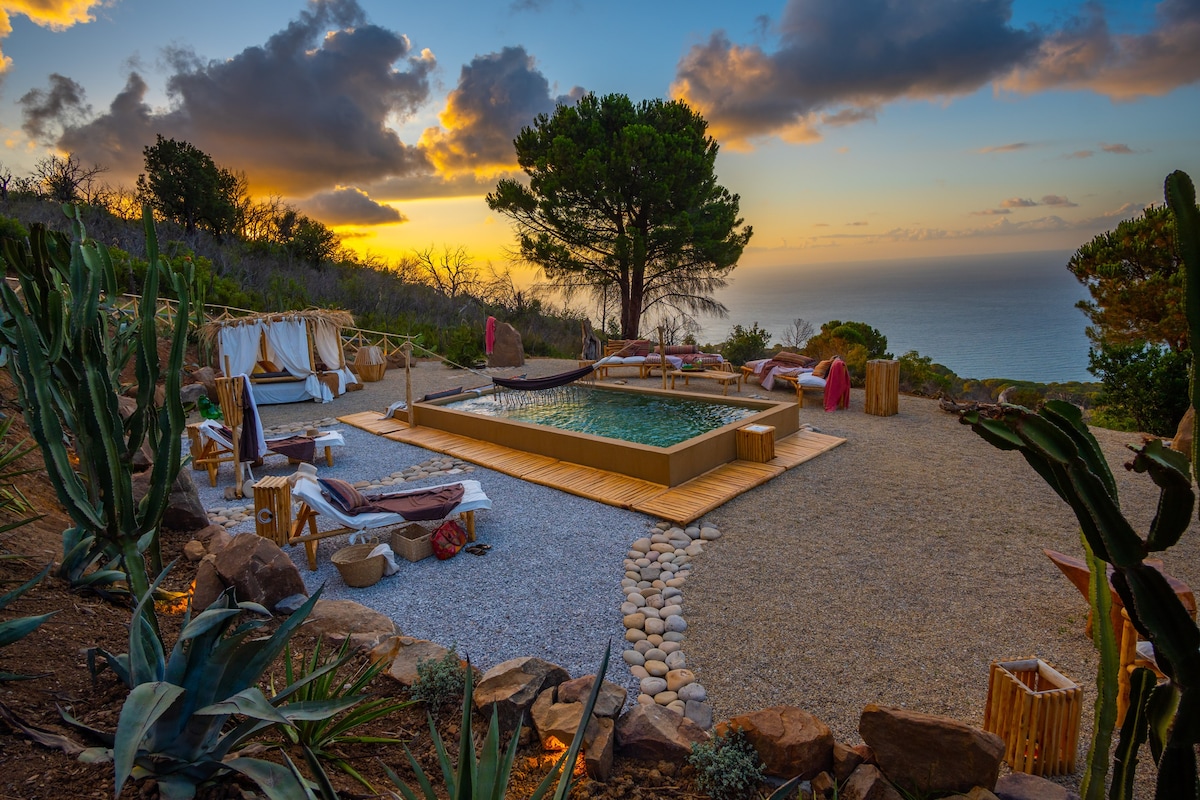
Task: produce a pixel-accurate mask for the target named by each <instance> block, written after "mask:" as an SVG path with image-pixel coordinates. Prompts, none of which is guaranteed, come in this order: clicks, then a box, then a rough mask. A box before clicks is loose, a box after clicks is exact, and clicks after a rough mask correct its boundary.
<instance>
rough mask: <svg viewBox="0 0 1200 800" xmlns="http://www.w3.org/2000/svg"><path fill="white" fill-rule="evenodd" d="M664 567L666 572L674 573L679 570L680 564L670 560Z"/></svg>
mask: <svg viewBox="0 0 1200 800" xmlns="http://www.w3.org/2000/svg"><path fill="white" fill-rule="evenodd" d="M662 569H663V572H664V573H670V574H671V575H674V574H675V573H676V572H678V571H679V565H678V564H672V563H671V562H670V561H668V562H667V563H665V564H663V565H662Z"/></svg>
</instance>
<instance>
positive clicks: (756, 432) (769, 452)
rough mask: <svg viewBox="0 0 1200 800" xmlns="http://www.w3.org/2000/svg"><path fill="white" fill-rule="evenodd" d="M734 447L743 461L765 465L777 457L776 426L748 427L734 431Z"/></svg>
mask: <svg viewBox="0 0 1200 800" xmlns="http://www.w3.org/2000/svg"><path fill="white" fill-rule="evenodd" d="M733 438H734V446H735V447H736V449H737V457H738V459H740V460H742V461H757V462H758V463H760V464H765V463H766V462H768V461H770V460H771V459H773V458H774V457H775V426H773V425H747V426H745V427H744V428H738V429H737V430H736V431H734V434H733Z"/></svg>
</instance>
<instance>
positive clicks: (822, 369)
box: [813, 358, 833, 378]
mask: <svg viewBox="0 0 1200 800" xmlns="http://www.w3.org/2000/svg"><path fill="white" fill-rule="evenodd" d="M832 363H833V359H832V358H827V359H825V360H824V361H822V362H821V363H820V364H817V365H816V366H815V367H813V375H816V376H817V377H818V378H824V377H825V376H826V375H828V374H829V365H830V364H832Z"/></svg>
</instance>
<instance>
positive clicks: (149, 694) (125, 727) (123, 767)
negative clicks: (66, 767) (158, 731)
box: [113, 681, 183, 797]
mask: <svg viewBox="0 0 1200 800" xmlns="http://www.w3.org/2000/svg"><path fill="white" fill-rule="evenodd" d="M182 694H183V689H181V688H180V687H178V686H174V685H172V684H169V683H162V682H158V681H156V682H153V683H143V684H140V685H138V686H135V687H133V690H132V691H130V693H129V696H128V697H127V698H125V704H124V705H122V706H121V716H120V717H119V718H118V720H117V734H116V737H115V738H114V740H113V769H114V770H115V772H116V787H117V788H116V796H117V797H120V796H121V788H122V787H123V786H124V785H125V781H126V780H128V778H129V774H130V771H131V770H132V769H133V762H134V759H135V758H136V757H137V753H138V750H139V749H140V747H141V744H142V741H143V740H144V739H145V738H146V737H147V736H148V735H149V733H150V731H151V730H152V729H153V728H154V723H155V722H157V721H158V718H159V717H161V716H162V715H163V714H164V713H166V711H167V710H168V709H169V708H170V707H171V706H172V705H174V703H175V702H176V701H177V700H178V699H179V697H180V696H181V695H182Z"/></svg>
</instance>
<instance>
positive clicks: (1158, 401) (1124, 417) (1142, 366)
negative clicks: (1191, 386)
mask: <svg viewBox="0 0 1200 800" xmlns="http://www.w3.org/2000/svg"><path fill="white" fill-rule="evenodd" d="M1191 360H1192V354H1191V351H1189V350H1184V351H1182V352H1176V351H1173V350H1167V349H1165V348H1162V347H1158V346H1156V345H1150V344H1132V345H1127V344H1101V345H1100V348H1099V349H1098V350H1092V351H1091V352H1089V353H1088V362H1089V364H1088V371H1089V372H1091V373H1092V374H1093V375H1096V376H1097V377H1098V378H1100V380H1101V383H1102V389H1101V391H1100V396H1099V397H1097V398H1096V405H1097V410H1096V415H1095V416H1094V417H1093V420H1094V421H1095V422H1096V423H1097V424H1101V423H1103V424H1105V426H1106V427H1115V428H1117V429H1118V430H1136V431H1144V432H1146V433H1153V434H1156V435H1159V436H1171V435H1173V434H1174V433H1175V428H1176V426H1177V425H1178V424H1179V420H1180V419H1182V418H1183V414H1184V412H1185V411H1187V407H1188V367H1189V365H1190V364H1191Z"/></svg>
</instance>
